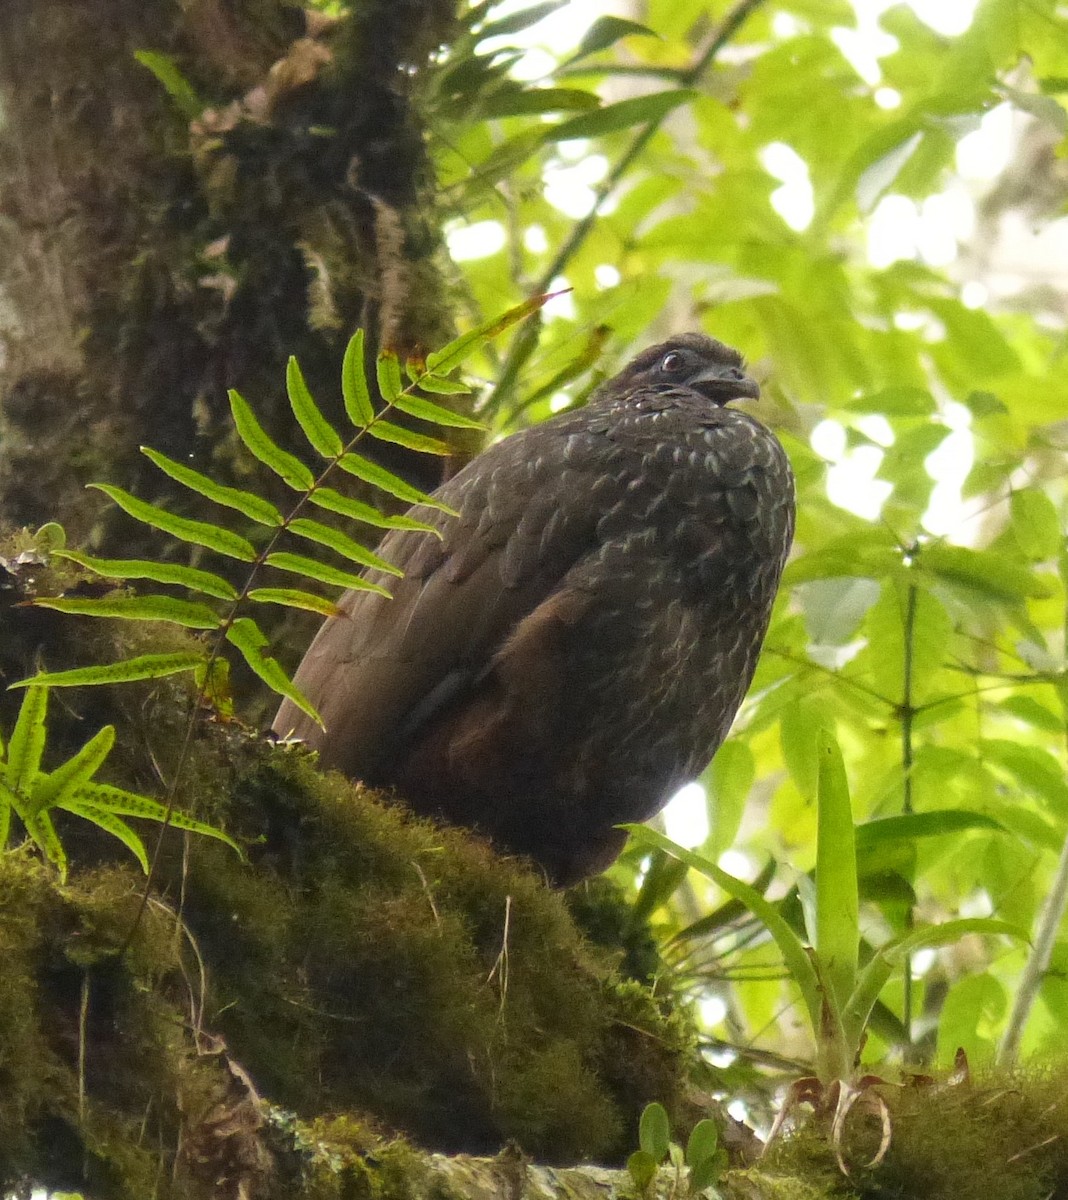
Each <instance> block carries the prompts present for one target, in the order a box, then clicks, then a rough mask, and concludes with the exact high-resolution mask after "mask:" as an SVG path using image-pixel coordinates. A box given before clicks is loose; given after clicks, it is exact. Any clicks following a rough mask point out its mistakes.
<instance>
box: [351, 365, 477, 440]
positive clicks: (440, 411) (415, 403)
mask: <svg viewBox="0 0 1068 1200" xmlns="http://www.w3.org/2000/svg"><path fill="white" fill-rule="evenodd" d="M423 378H426V376H424V377H423ZM419 386H420V387H422V380H420V383H419ZM394 407H395V408H399V409H400V410H401V412H406V413H407V414H408V415H409V416H410V417H418V418H419V419H420V421H433V422H434V423H435V424H437V425H451V426H455V427H456V428H457V429H485V428H486V426H485V425H484V424H483V422H482V421H476V420H475V419H474V417H465V416H464V415H463V413H458V412H453V411H452V409H451V408H444V407H442V405H440V404H434V403H433V402H432V401H430V400H424V399H423V398H422V397H421V396H398V397H397V399H396V400H395V401H394ZM372 432H373V430H372Z"/></svg>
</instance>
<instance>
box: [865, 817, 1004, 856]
mask: <svg viewBox="0 0 1068 1200" xmlns="http://www.w3.org/2000/svg"><path fill="white" fill-rule="evenodd" d="M971 829H983V830H996V831H998V832H999V833H1008V830H1007V829H1006V828H1005V826H1004V825H1002V824H1001V822H1000V821H995V820H994V818H993V817H988V816H986V815H985V814H984V813H977V812H968V811H967V810H966V809H962V808H945V809H940V810H939V811H937V812H921V813H902V814H899V815H898V816H894V817H879V818H878V819H876V820H874V821H865V822H863V824H860V825H858V826H857V827H856V846H857V853H858V854H864V853H870V852H872V851H874V850H877V849H878V848H880V847H881V846H885V845H889V844H891V843H894V842H914V841H916V840H917V839H919V838H928V837H941V836H943V835H944V834H947V833H962V832H964V831H966V830H971Z"/></svg>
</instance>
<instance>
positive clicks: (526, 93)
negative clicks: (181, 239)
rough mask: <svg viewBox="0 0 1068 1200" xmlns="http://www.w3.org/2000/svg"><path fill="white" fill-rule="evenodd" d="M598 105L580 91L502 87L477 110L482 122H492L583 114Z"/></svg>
mask: <svg viewBox="0 0 1068 1200" xmlns="http://www.w3.org/2000/svg"><path fill="white" fill-rule="evenodd" d="M600 104H601V99H600V97H599V96H598V95H597V94H596V93H595V92H588V91H586V90H585V89H584V88H565V87H528V88H520V87H504V88H501V89H500V90H499V91H496V92H493V93H491V94H490V95H488V96H484V97H483V98H482V99H481V100H480V101H479V105H478V110H479V113H480V115H481V116H482V117H483V118H485V119H487V120H492V119H493V118H494V117H514V116H519V115H523V114H534V113H547V112H569V111H570V112H575V111H579V112H587V111H589V110H590V109H592V108H599V107H600Z"/></svg>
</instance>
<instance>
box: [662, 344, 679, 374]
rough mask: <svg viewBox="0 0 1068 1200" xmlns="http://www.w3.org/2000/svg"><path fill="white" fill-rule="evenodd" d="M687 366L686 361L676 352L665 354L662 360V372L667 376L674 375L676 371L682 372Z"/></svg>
mask: <svg viewBox="0 0 1068 1200" xmlns="http://www.w3.org/2000/svg"><path fill="white" fill-rule="evenodd" d="M684 365H685V360H684V359H683V357H682V355H681V354H677V353H676V352H675V351H674V350H673V351H672V352H671V353H670V354H665V355H664V357H663V358H662V359H661V360H660V370H661V371H663V372H664V373H665V374H668V375H674V374H675V372H676V371H681V370H682V368H683V366H684Z"/></svg>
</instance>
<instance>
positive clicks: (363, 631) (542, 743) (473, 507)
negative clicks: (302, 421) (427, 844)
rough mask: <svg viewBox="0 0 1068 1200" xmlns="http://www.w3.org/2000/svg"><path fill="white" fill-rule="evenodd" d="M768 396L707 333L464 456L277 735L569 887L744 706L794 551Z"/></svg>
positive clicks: (323, 649)
mask: <svg viewBox="0 0 1068 1200" xmlns="http://www.w3.org/2000/svg"><path fill="white" fill-rule="evenodd" d="M759 395H760V389H759V386H758V385H757V383H756V382H755V380H753V379H752V378H751V377H750V376H749V375H748V374H746V372H745V369H744V363H743V360H742V357H741V355H740V354H739V353H738V352H737V351H736V350H734V349H732V348H731V347H729V346H727V345H725V344H724V343H723V342H720V341H718V340H716V339H715V338H713V337H710V336H708V335H707V334H704V333H683V334H679V335H677V336H675V337H673V338H671V339H669V340H667V341H664V342H662V343H659V344H657V345H655V346H651V347H649V348H648V349H646V350H644V351H642V352H641V353H639V354H638V355H637V357H636V358H634V359H633V361H631V362H630V363H629V364H628V365H627V366H626V367H624V368H623V370H622V371H620V372H619V374H617V375H615V376H614V377H612V378H610V379H608V380H607V381H606V382H604V383H602V384H601V385H600V386H599V387H598V388H597V389H596V390H595V391H594V392H593V393H592V395H591V397H590V399H589V401H588V402H587V403H586V404H585V405H584V406H582V407H578V408H575V409H573V410H568V411H565V412H563V413H560V414H558V415H557V416H555V417H552V418H550V419H548V420H546V421H544V422H542V423H541V424H537V425H533V426H531V427H529V428H526V429H523V430H521V431H519V432H517V433H515V434H513V435H511V436H510V437H507V438H504V439H502V440H501V441H499V442H497V443H496V444H493V445H491V446H490V447H488V448H487V449H486V450H484V451H483V452H482V453H481V454H478V455H476V456H475V457H474V458H473V459H472V460H471V461H470V462H469V463H468V464H467V466H465V467H464V468H463V469H462V470H460V471H458V472H457V473H456V474H455V475H454V476H453V477H452V478H451V479H449V480H448V481H447V482H446V483H444V484H443V485H442V486H441V487H440V488H439V489H438V490H437V491H436V492H435V493H434V498H435V499H436V500H437V501H439V502H441V503H442V504H444V505H446V506H448V508H449V509H451V510H454V512H455V513H456V514H458V515H449V514H448V513H445V512H443V511H441V510H440V509H437V508H434V507H429V506H426V505H423V506H416V507H414V508H413V509H412V511H411V515H412V516H414V517H416V518H418V519H419V520H421V521H423V522H426V523H428V524H430V525H432V526H433V527H434V530H435V531H436V533H437V535H438V536H433V535H431V534H428V533H425V532H420V531H418V530H411V529H403V530H393V531H391V532H389V533H388V534H387V535H386V537H385V538H384V539H383V541H382V543H381V546H380V549H379V553H380V554H381V555H382V556H383V557H384V558H385V559H387V560H388V561H389V562H391V563H393V564H394V565H395V566H397V567H399V568H401V569H402V570H403V572H404V575H403V578H401V579H399V580H393V579H392V578H391V577H389V576H386V575H385V574H383V573H382V572H380V571H370V572H367V574H366V578H367V579H368V580H369V581H370V582H373V583H377V584H379V585H381V586H387V585H388V586H390V587H391V588H392V593H393V595H392V599H388V598H385V597H383V596H381V595H379V594H376V593H374V592H370V591H364V590H355V591H350V592H347V593H346V594H345V595H344V596H343V597H342V598H341V600H340V601H339V603H338V608H339V610H340V611H339V613H338V614H337V615H334V616H331V617H328V618H327V619H326V621H325V623H324V624H323V625H322V627H321V628H320V630H319V632H318V634H317V636H316V637H315V639H314V641H313V642H312V644H311V646H310V647H309V649H308V651H307V653H306V654H305V656H304V658H303V660H302V662H301V664H300V666H299V667H298V669H297V671H296V674H295V676H294V682H295V684H296V686H297V687H298V688H299V689H300V690H301V691H302V692H303V693H304V695H305V696H306V697H307V698H308V699H309V700H310V701H311V703H312V704H313V705H314V706H315V707H316V708H317V709H318V712H319V714H320V716H321V719H322V726H321V727H320V725H318V724H317V723H316V722H315V721H313V720H312V719H311V718H310V717H308V716H307V715H306V714H305V713H303V712H302V711H301V710H300V709H299V708H298V707H297V706H296V705H295V704H293V702H292V701H291V700H285V701H284V702H283V704H282V706H281V708H280V709H279V711H278V714H277V716H276V718H275V721H274V725H273V728H274V731H275V733H276V734H278V735H280V736H284V737H288V738H297V739H299V740H301V741H303V742H305V743H306V744H307V745H308V746H310V747H311V748H313V749H314V750H317V751H318V756H319V765H320V766H321V767H323V768H324V769H325V768H334V769H337V770H339V771H341V772H343V773H344V774H346V775H348V776H349V777H351V778H353V779H358V780H361V781H363V782H364V783H365V784H367V785H369V786H374V787H379V788H386V789H394V790H395V792H396V794H397V796H398V797H399V798H400V799H401V800H403V801H404V802H405V803H406V804H407V805H408V806H409V807H410V808H411V809H413V810H414V811H415V812H417V813H419V814H421V815H424V816H429V817H433V818H435V819H437V820H438V821H443V822H446V823H449V824H453V825H460V826H465V827H468V828H470V829H474V830H476V831H479V832H480V833H482V834H483V835H485V836H487V837H488V838H489V840H490V841H491V843H493V844H494V845H495V846H496V848H497V849H499V850H501V851H502V852H504V853H507V854H510V855H520V856H525V857H526V858H529V859H532V860H533V861H534V862H535V863H536V864H538V865H539V866H540V867H541V869H542V871H543V872H544V874H545V876H546V878H547V880H548V882H549V883H550V884H551V885H553V886H556V887H566V886H569V885H571V884H574V883H576V882H578V881H580V880H582V879H585V878H587V877H590V876H592V875H595V874H597V873H599V872H601V871H603V870H604V869H606V868H607V867H608V866H610V865H611V863H612V862H614V861H615V859H616V858H617V857H618V855H619V853H620V852H621V850H622V848H623V845H624V843H625V841H626V833H625V831H623V830H621V829H619V828H618V826H619V825H620V824H621V823H638V822H642V821H645V820H648V819H649V818H650V817H652V816H653V815H654V814H655V813H657V812H658V811H659V810H660V809H661V808H663V807H664V805H665V804H666V803H667V802H668V801H669V800H670V799H671V797H672V796H673V795H674V794H675V793H676V792H677V791H678V789H679V788H680V787H682V786H683V785H684V784H686V783H687V782H690V781H692V780H693V779H695V778H696V777H697V776H698V775H699V774H700V773H701V771H703V770H704V768H705V767H706V766H707V764H708V763H709V762H710V761H711V759H712V757H713V755H714V754H715V752H716V750H717V749H718V748H719V746H720V744H721V743H722V742H723V740H724V738H725V737H726V735H727V733H728V730H729V729H730V726H731V723H732V721H733V719H734V716H735V714H736V712H737V710H738V708H739V706H740V705H741V703H742V700H743V699H744V697H745V694H746V692H747V690H748V688H749V685H750V682H751V680H752V676H753V672H754V670H755V667H756V662H757V657H758V654H759V651H760V648H761V645H762V643H763V639H764V635H765V633H766V631H767V626H768V623H769V620H770V616H771V610H772V604H773V601H774V599H775V595H776V592H777V589H778V586H779V581H780V577H781V574H782V570H783V566H784V564H785V561H786V557H787V554H788V552H789V549H790V544H791V541H792V537H793V529H794V481H793V475H792V472H791V469H790V463H789V460H788V458H787V456H786V453H785V451H784V450H783V447H782V445H781V444H780V442H779V440H778V439H777V438H776V437H775V435H774V434H773V433H772V432H771V431H770V430H769V429H768V428H766V427H765V426H764V425H762V424H761V423H759V422H758V421H757V420H756V419H754V418H753V417H752V416H750V415H749V414H748V413H746V412H743V411H741V410H739V409H734V408H728V407H727V404H728V403H729V402H730V401H733V400H743V399H744V400H756V399H758V398H759Z"/></svg>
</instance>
